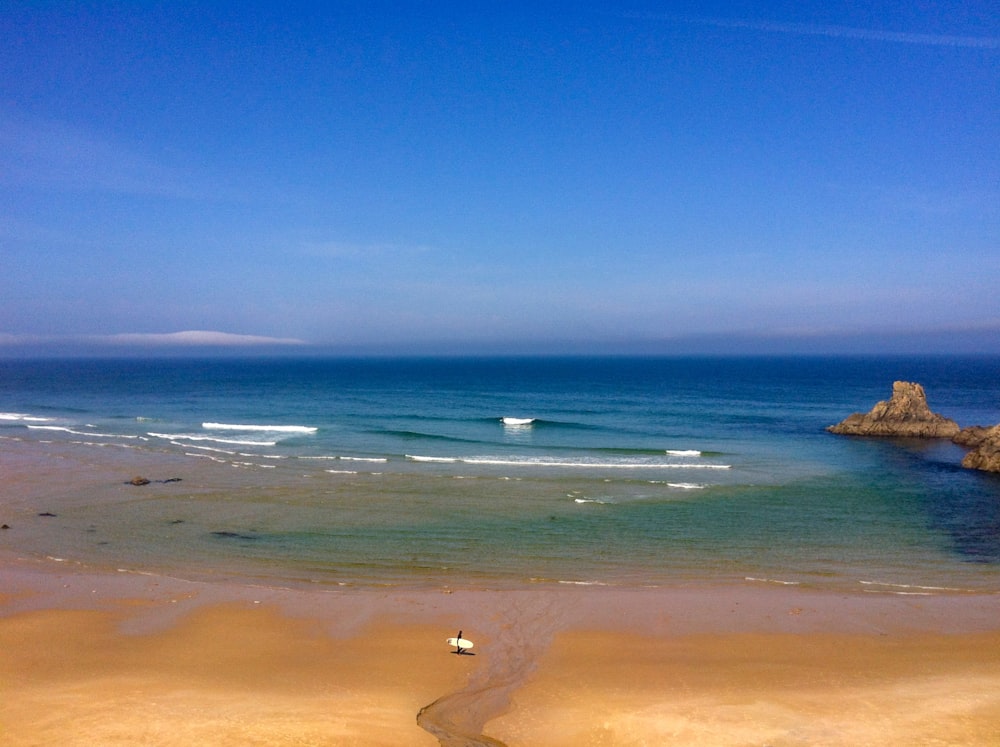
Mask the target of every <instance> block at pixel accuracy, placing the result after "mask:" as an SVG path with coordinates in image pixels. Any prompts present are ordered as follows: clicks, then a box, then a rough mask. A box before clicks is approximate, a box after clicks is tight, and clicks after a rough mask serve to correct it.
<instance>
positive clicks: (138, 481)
mask: <svg viewBox="0 0 1000 747" xmlns="http://www.w3.org/2000/svg"><path fill="white" fill-rule="evenodd" d="M125 484H126V485H149V480H147V479H146V478H145V477H133V478H132V479H131V480H129V481H128V482H127V483H125Z"/></svg>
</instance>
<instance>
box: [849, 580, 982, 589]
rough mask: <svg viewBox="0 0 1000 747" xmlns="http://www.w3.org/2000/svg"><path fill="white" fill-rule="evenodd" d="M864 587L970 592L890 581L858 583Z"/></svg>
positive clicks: (947, 587)
mask: <svg viewBox="0 0 1000 747" xmlns="http://www.w3.org/2000/svg"><path fill="white" fill-rule="evenodd" d="M858 583H859V584H862V585H864V586H887V587H891V588H894V589H921V590H926V591H968V589H959V588H956V587H954V586H921V585H920V584H894V583H890V582H888V581H858Z"/></svg>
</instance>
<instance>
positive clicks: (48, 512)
mask: <svg viewBox="0 0 1000 747" xmlns="http://www.w3.org/2000/svg"><path fill="white" fill-rule="evenodd" d="M38 515H39V516H47V517H51V518H55V514H54V513H52V512H51V511H42V512H41V513H40V514H38Z"/></svg>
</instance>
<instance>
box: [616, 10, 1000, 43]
mask: <svg viewBox="0 0 1000 747" xmlns="http://www.w3.org/2000/svg"><path fill="white" fill-rule="evenodd" d="M631 17H633V18H649V19H658V20H662V21H680V22H683V23H690V24H699V25H702V26H717V27H719V28H730V29H750V30H753V31H766V32H770V33H777V34H796V35H799V36H826V37H831V38H835V39H864V40H866V41H887V42H898V43H902V44H921V45H925V46H934V47H967V48H972V49H1000V39H998V38H995V37H989V36H952V35H948V34H917V33H912V32H906V31H879V30H877V29H859V28H854V27H852V26H831V25H816V24H811V23H777V22H773V21H744V20H738V19H736V20H729V19H725V18H679V17H676V16H661V15H655V14H639V13H636V14H632V16H631Z"/></svg>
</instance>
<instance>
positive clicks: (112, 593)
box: [0, 557, 1000, 747]
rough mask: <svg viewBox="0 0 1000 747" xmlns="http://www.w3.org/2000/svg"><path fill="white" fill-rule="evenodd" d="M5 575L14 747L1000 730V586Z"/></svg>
mask: <svg viewBox="0 0 1000 747" xmlns="http://www.w3.org/2000/svg"><path fill="white" fill-rule="evenodd" d="M0 577H2V578H3V586H2V589H3V591H2V593H0V650H3V651H5V655H4V660H5V663H4V665H3V669H4V671H5V672H6V676H5V677H4V678H3V680H4V681H5V682H6V683H7V684H6V685H5V686H4V687H3V689H4V692H3V693H2V695H3V697H2V698H0V703H2V704H0V736H2V737H3V740H4V741H5V743H7V744H34V743H42V742H50V743H55V742H59V743H63V744H81V745H82V744H93V743H110V742H113V741H115V740H118V741H122V740H126V738H131V740H132V741H144V742H145V743H149V744H182V743H184V744H187V743H191V742H192V741H201V742H202V743H212V744H317V745H320V744H344V743H349V744H358V745H381V744H386V745H388V744H394V743H395V744H428V745H434V744H448V745H450V744H488V745H496V744H507V745H509V746H510V747H513V745H518V744H524V745H528V744H533V745H562V744H567V745H568V744H580V743H588V740H590V742H591V743H597V744H615V745H617V744H654V743H655V744H734V745H735V744H754V743H759V744H764V743H767V744H774V745H777V744H786V745H795V744H850V743H854V744H857V743H859V742H860V743H863V742H864V741H865V740H866V739H867V740H868V741H869V743H893V742H897V743H902V742H907V743H910V744H934V743H940V742H941V741H945V742H947V741H948V740H952V741H951V743H956V742H955V741H954V740H955V739H958V738H959V737H961V736H962V735H963V734H964V735H966V736H968V737H970V739H971V738H974V741H975V742H976V743H990V740H991V739H992V740H993V743H1000V727H994V726H993V724H1000V694H998V695H993V693H1000V595H998V594H940V595H932V596H902V595H894V594H893V595H890V594H871V593H864V592H859V593H854V594H847V593H842V592H828V591H817V590H804V589H798V588H795V587H784V586H776V585H765V584H756V583H749V582H745V583H743V584H734V583H714V582H709V581H706V582H704V583H700V584H687V585H683V586H677V587H675V588H656V589H643V588H631V589H625V588H608V587H569V588H556V589H553V588H545V589H537V588H525V589H520V590H511V589H505V590H491V589H487V588H481V589H474V588H468V589H393V588H386V589H375V588H368V589H343V590H341V589H334V590H326V589H324V590H302V589H285V588H273V587H263V586H253V585H241V584H239V583H236V582H232V581H227V582H223V583H215V582H203V581H199V582H193V581H184V580H180V579H174V578H169V577H163V576H156V575H150V574H140V573H131V572H130V573H126V572H119V573H105V572H92V571H89V570H81V569H79V568H75V567H73V566H72V565H69V564H67V565H65V566H62V565H61V566H60V567H59V568H57V569H54V568H53V567H52V565H51V564H47V563H41V562H36V561H30V560H24V559H16V558H2V557H0ZM458 629H462V630H464V631H465V634H466V637H469V638H472V639H473V640H474V641H475V642H476V647H475V649H474V651H473V652H472V653H474V654H475V655H474V656H454V655H452V654H451V652H450V649H449V648H448V647H447V645H446V644H445V643H444V639H445V638H446V637H448V636H451V635H454V634H455V631H457V630H458ZM956 693H958V694H960V695H957V694H956ZM866 699H867V700H866ZM873 702H877V703H878V704H879V706H878V708H870V707H869V706H865V703H869V705H870V704H871V703H873ZM866 708H867V710H866ZM838 709H839V710H838ZM893 714H895V715H893ZM903 714H909V715H907V716H905V718H904V716H903ZM919 714H925V715H927V714H935V720H933V722H932V721H931V719H930V718H929V716H927V718H924V717H923V716H921V717H919V718H918V715H919ZM418 719H419V723H418ZM807 721H808V723H806V722H807ZM737 727H738V728H737ZM962 729H964V730H965V731H964V732H963V731H962ZM991 729H992V730H993V731H991ZM986 737H989V738H990V739H986ZM994 737H995V738H994ZM490 740H493V741H490ZM602 740H603V741H602ZM873 740H874V741H873ZM883 740H887V741H883ZM934 740H937V741H936V742H935V741H934ZM984 740H985V741H984ZM957 743H962V742H961V741H959V742H957ZM968 743H972V742H971V741H970V742H968Z"/></svg>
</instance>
